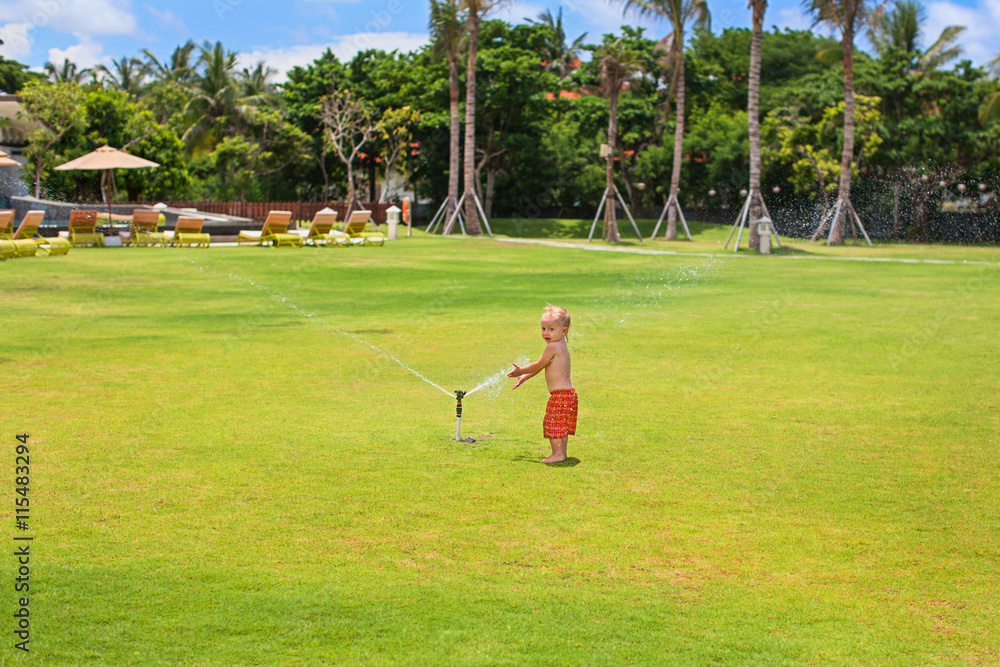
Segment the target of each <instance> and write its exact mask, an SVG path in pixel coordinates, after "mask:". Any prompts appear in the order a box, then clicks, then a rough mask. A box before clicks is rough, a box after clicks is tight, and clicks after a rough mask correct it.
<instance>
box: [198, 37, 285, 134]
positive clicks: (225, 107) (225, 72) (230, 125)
mask: <svg viewBox="0 0 1000 667" xmlns="http://www.w3.org/2000/svg"><path fill="white" fill-rule="evenodd" d="M198 50H199V51H200V53H199V55H198V70H197V71H196V72H195V73H194V74H193V75H192V76H191V83H190V84H189V85H188V86H186V88H187V92H188V95H190V99H189V100H188V103H187V104H186V105H185V106H184V112H185V113H186V114H188V115H189V116H190V118H191V124H190V125H189V126H188V129H187V130H185V132H184V134H183V136H182V137H181V138H182V139H183V140H184V142H185V143H186V144H187V145H188V147H193V146H195V145H197V144H199V143H201V142H208V143H214V142H215V141H217V140H218V139H219V134H220V133H221V134H222V135H225V136H232V135H234V134H235V133H236V131H237V130H238V129H239V124H240V121H241V120H242V119H244V118H246V117H247V116H249V114H250V113H251V112H252V111H253V109H254V108H255V107H257V106H261V105H263V104H265V103H268V102H269V100H270V99H272V98H271V97H269V96H268V95H267V94H262V93H261V92H260V91H259V90H252V91H250V93H249V94H248V90H247V86H246V85H245V81H244V78H243V76H241V74H240V73H239V72H237V70H236V60H237V54H236V52H235V51H229V50H227V49H225V48H223V46H222V42H216V43H215V44H214V45H212V44H211V43H209V42H207V41H206V42H204V43H203V44H202V45H200V46H198ZM246 74H247V73H246V72H245V73H244V76H245V75H246ZM250 74H251V76H258V75H259V76H260V77H263V78H264V79H265V80H266V77H267V75H268V73H267V71H266V70H265V69H263V65H262V64H260V65H258V66H257V72H256V74H254V73H250ZM260 83H261V82H260V80H258V81H257V83H256V84H255V85H259V84H260ZM265 83H266V81H265ZM268 85H269V84H268Z"/></svg>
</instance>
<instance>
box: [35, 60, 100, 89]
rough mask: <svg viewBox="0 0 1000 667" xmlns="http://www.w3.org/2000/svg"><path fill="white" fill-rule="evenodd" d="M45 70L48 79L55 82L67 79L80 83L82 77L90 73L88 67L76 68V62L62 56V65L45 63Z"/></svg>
mask: <svg viewBox="0 0 1000 667" xmlns="http://www.w3.org/2000/svg"><path fill="white" fill-rule="evenodd" d="M45 72H46V74H48V77H49V80H50V81H52V82H55V83H58V82H60V81H68V82H70V83H81V82H82V81H83V77H85V76H86V75H88V74H91V71H90V69H89V68H87V67H84V68H83V69H77V66H76V63H74V62H72V61H70V59H69V58H64V59H63V62H62V65H60V66H59V67H56V65H55V64H53V63H50V62H49V63H45Z"/></svg>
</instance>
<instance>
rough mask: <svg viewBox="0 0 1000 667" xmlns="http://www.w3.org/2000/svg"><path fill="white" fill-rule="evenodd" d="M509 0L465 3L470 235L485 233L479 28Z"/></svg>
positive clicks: (465, 171)
mask: <svg viewBox="0 0 1000 667" xmlns="http://www.w3.org/2000/svg"><path fill="white" fill-rule="evenodd" d="M508 2H510V0H462V5H463V6H464V7H465V26H466V31H467V33H468V35H469V57H468V64H467V66H466V69H465V154H464V156H463V157H464V165H463V169H462V177H463V181H464V184H465V194H466V197H465V228H466V231H468V233H469V234H472V235H478V234H482V233H483V228H482V226H481V225H480V224H479V213H478V212H477V211H476V202H475V200H474V199H473V196H474V195H475V179H476V58H477V57H478V54H479V28H480V25H481V24H482V21H483V18H484V17H485V16H486V15H487V14H489V13H490V12H491V11H493V10H495V9H498V8H499V7H501V6H502V5H505V4H507V3H508Z"/></svg>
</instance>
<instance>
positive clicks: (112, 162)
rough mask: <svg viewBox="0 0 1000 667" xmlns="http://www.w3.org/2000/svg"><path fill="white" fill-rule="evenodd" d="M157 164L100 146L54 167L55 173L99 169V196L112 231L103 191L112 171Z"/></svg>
mask: <svg viewBox="0 0 1000 667" xmlns="http://www.w3.org/2000/svg"><path fill="white" fill-rule="evenodd" d="M159 166H160V165H159V163H157V162H152V161H151V160H146V159H144V158H141V157H136V156H134V155H129V154H128V153H126V152H125V151H120V150H118V149H117V148H112V147H111V146H101V147H100V148H98V149H97V150H96V151H93V152H91V153H87V154H86V155H83V156H80V157H78V158H76V159H75V160H70V161H69V162H67V163H66V164H61V165H59V166H58V167H56V171H69V170H72V169H101V170H102V171H104V173H103V174H101V195H102V196H103V197H104V201H105V202H107V204H108V227H109V228H110V229H111V230H112V233H113V230H114V226H113V224H112V222H111V197H109V196H108V193H107V191H106V190H105V185H104V184H105V182H108V181H110V179H111V178H112V173H111V172H112V170H113V169H143V168H146V167H159Z"/></svg>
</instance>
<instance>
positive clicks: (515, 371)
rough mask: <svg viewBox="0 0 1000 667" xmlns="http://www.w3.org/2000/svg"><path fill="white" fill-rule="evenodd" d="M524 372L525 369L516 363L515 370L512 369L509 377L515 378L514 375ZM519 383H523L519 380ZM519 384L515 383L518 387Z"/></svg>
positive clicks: (508, 374)
mask: <svg viewBox="0 0 1000 667" xmlns="http://www.w3.org/2000/svg"><path fill="white" fill-rule="evenodd" d="M522 373H523V371H522V370H521V367H520V366H518V365H517V364H514V370H512V371H511V372H510V373H507V377H509V378H514V377H517V376H518V375H521V374H522ZM517 384H521V383H520V382H518V383H517ZM517 384H515V385H514V386H515V387H516V386H517Z"/></svg>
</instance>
